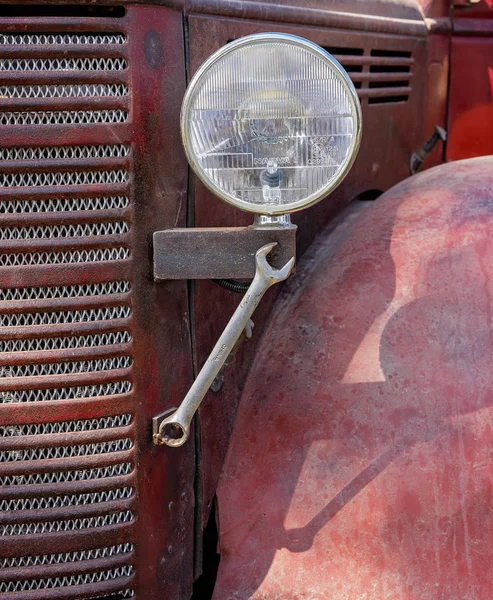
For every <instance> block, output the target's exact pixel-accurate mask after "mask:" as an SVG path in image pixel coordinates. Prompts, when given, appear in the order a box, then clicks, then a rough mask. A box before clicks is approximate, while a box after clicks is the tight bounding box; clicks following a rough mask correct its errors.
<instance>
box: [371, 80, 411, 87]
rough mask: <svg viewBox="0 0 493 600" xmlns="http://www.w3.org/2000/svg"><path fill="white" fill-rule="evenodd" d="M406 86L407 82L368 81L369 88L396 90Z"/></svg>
mask: <svg viewBox="0 0 493 600" xmlns="http://www.w3.org/2000/svg"><path fill="white" fill-rule="evenodd" d="M408 85H409V81H370V87H371V88H396V87H406V86H408Z"/></svg>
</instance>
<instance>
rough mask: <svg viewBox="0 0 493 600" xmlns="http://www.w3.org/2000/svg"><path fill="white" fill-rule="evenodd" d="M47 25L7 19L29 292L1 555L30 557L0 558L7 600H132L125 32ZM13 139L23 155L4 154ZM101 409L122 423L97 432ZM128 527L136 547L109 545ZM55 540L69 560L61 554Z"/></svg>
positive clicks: (3, 232)
mask: <svg viewBox="0 0 493 600" xmlns="http://www.w3.org/2000/svg"><path fill="white" fill-rule="evenodd" d="M35 8H36V7H35ZM96 9H97V10H98V7H96ZM33 10H34V9H33ZM115 10H116V9H115ZM110 12H111V13H113V12H115V11H113V9H112V10H111V11H110ZM117 12H118V11H117ZM108 14H110V13H108ZM115 15H116V13H115ZM7 21H8V22H9V23H10V25H9V27H8V30H6V29H4V30H2V22H7ZM36 22H37V19H36V17H34V16H33V17H32V18H31V19H29V18H28V19H24V20H23V22H22V28H21V23H20V21H19V28H18V29H17V30H16V26H15V23H16V21H15V19H10V20H5V19H2V18H0V55H1V58H0V134H1V135H0V138H1V139H0V163H1V172H0V217H1V216H2V215H3V216H4V218H3V219H1V218H0V242H1V244H2V252H1V253H0V267H2V270H3V272H4V273H7V274H8V273H12V276H10V275H8V276H7V278H6V280H7V281H10V282H15V284H14V285H12V286H10V287H4V288H2V289H0V363H1V364H2V365H3V366H0V383H1V384H2V387H1V391H0V419H1V416H2V415H9V420H8V423H13V424H9V425H6V426H5V425H3V426H2V425H0V439H1V440H2V442H3V444H4V446H3V448H5V449H3V450H2V451H0V485H1V486H2V487H3V486H5V488H4V489H5V491H4V494H3V496H2V495H1V494H0V515H3V516H5V517H6V518H5V519H4V521H3V522H0V543H7V542H8V544H12V543H13V544H14V545H13V547H14V548H17V550H16V551H15V554H14V555H12V556H8V555H7V556H6V557H5V558H1V559H0V569H4V570H5V573H7V574H8V577H6V578H4V579H2V581H1V582H0V595H2V597H3V595H5V596H6V597H9V598H10V597H12V598H13V599H15V598H17V597H19V598H20V597H24V595H26V594H28V595H29V597H31V596H32V597H33V598H34V597H36V594H37V593H41V592H42V594H43V598H46V599H48V598H51V597H53V598H55V597H56V598H60V597H61V595H63V594H66V595H67V597H70V598H74V599H75V598H77V596H78V593H79V590H80V593H81V594H82V593H83V594H84V597H87V590H91V597H94V598H110V597H111V598H114V597H115V594H116V597H118V598H130V597H132V596H133V595H134V584H133V581H134V578H135V573H134V570H135V567H134V560H135V558H134V557H135V551H136V549H135V544H134V541H133V540H134V534H133V529H134V523H135V515H134V512H133V506H134V504H133V502H134V500H133V498H134V496H135V494H136V479H135V477H136V475H135V464H134V460H135V459H134V456H135V455H134V448H135V439H134V437H133V436H134V428H133V425H132V423H133V418H134V417H133V413H132V410H133V408H132V407H133V404H132V403H131V402H130V399H131V397H132V394H133V381H132V377H133V375H132V365H133V356H132V348H133V347H132V339H133V314H132V291H133V286H132V270H131V267H130V265H131V258H132V255H131V247H130V245H131V242H132V239H133V229H132V221H131V215H132V212H133V181H132V177H131V171H132V165H133V148H132V140H131V138H130V135H131V128H130V127H128V129H127V128H126V126H127V124H129V123H130V122H131V119H132V115H131V98H132V97H131V87H130V84H129V74H128V73H129V66H130V65H129V58H128V50H127V45H128V35H127V32H126V19H121V18H112V17H109V16H106V17H104V18H94V19H88V18H85V17H80V18H79V17H73V18H72V17H68V16H67V17H58V18H53V19H52V20H51V22H52V23H53V28H51V29H50V30H47V31H46V32H39V31H36V30H35V29H34V30H33V27H35V24H36ZM84 23H86V24H87V27H85V28H83V27H84V25H83V24H84ZM65 27H66V28H67V30H64V28H65ZM74 28H75V29H77V30H75V31H71V30H70V29H74ZM105 29H106V30H105ZM106 125H110V126H112V127H113V130H112V129H111V128H108V127H106ZM20 128H21V129H20ZM69 128H70V129H71V130H72V131H73V132H75V135H74V136H72V137H70V136H69V137H67V135H66V132H67V131H68V129H69ZM26 132H29V133H26ZM116 132H118V133H116ZM9 136H10V139H11V140H12V139H15V140H16V141H15V142H14V143H12V142H10V143H5V142H4V143H2V140H7V141H8V140H9ZM69 139H70V142H69V143H68V144H67V142H66V140H67V141H68V140H69ZM74 139H77V142H74V141H73V140H74ZM25 140H26V142H27V143H26V142H25ZM30 140H31V143H29V141H30ZM32 140H36V142H35V143H32ZM54 140H56V143H53V141H54ZM65 144H66V145H65ZM91 161H92V162H91ZM58 213H59V214H60V215H63V217H64V219H63V220H62V219H57V218H56V215H57V214H58ZM118 263H121V264H122V266H124V265H128V268H126V269H125V274H124V276H123V277H122V276H121V275H119V276H118V275H115V273H116V272H117V271H115V269H114V265H115V264H118ZM47 266H49V267H50V269H52V272H53V274H54V277H56V279H54V278H52V280H50V283H49V284H47V283H45V279H44V278H43V277H42V275H41V273H42V272H43V271H42V269H43V268H46V267H47ZM74 267H77V269H79V270H78V271H73V269H74ZM95 267H96V270H95ZM38 270H39V271H38ZM38 272H39V273H40V275H39V276H37V273H38ZM74 273H79V274H80V275H78V276H77V277H79V279H78V280H77V278H76V277H74ZM105 273H108V275H107V277H106V280H105V278H104V277H102V278H101V275H104V274H105ZM94 274H97V276H98V279H94V276H95V275H94ZM23 282H24V283H23ZM50 303H51V304H52V305H51V306H50ZM77 357H78V358H77ZM9 360H10V362H9ZM31 381H32V382H33V383H32V384H31V383H30V382H31ZM19 388H20V389H19ZM81 405H84V407H85V408H84V411H85V412H84V415H83V416H82V415H81V414H80V409H79V408H78V407H79V406H81ZM68 406H71V413H70V414H71V416H70V417H69V418H70V420H67V416H66V415H67V407H68ZM89 406H92V407H94V409H95V410H96V411H97V410H99V411H100V412H99V415H107V414H110V415H112V416H97V415H96V417H95V418H90V417H87V410H88V407H89ZM98 407H101V408H98ZM28 409H34V411H31V412H29V416H25V417H24V420H22V419H20V418H19V420H18V421H16V417H15V415H22V411H23V410H28ZM38 409H39V411H38ZM47 410H49V412H47ZM62 410H63V413H60V411H62ZM91 410H92V409H91ZM110 411H111V412H110ZM129 411H130V412H129ZM38 412H39V417H38ZM25 414H26V415H27V414H28V413H25ZM61 414H63V415H65V416H63V417H61V416H60V415H61ZM12 415H14V417H12ZM31 416H32V417H31ZM31 418H32V421H31ZM28 419H29V420H28ZM36 419H39V420H38V421H36ZM26 421H27V423H28V424H26ZM4 422H5V421H4ZM16 422H17V424H15V423H16ZM0 423H1V421H0ZM79 433H80V435H81V437H80V438H79V437H78V436H79ZM84 436H85V437H84ZM31 438H32V440H33V441H32V442H30V440H31ZM62 439H64V440H65V442H64V443H65V444H68V445H60V444H61V443H62V442H61V440H62ZM35 440H38V441H37V442H36V443H34V441H35ZM40 440H41V441H40ZM84 440H86V441H85V442H84ZM82 509H83V510H84V511H85V512H80V514H79V513H78V512H77V511H81V510H82ZM83 514H86V515H87V516H82V515H83ZM25 515H29V516H28V517H26V516H25ZM24 519H25V520H24ZM115 528H119V530H120V531H121V530H122V528H123V529H124V531H125V535H124V537H122V538H121V539H122V540H129V541H128V543H127V542H125V543H120V544H117V543H113V544H111V543H110V544H108V543H107V542H106V543H103V544H102V543H101V540H102V539H104V538H103V537H101V536H102V535H103V536H104V534H105V532H106V531H111V530H112V529H115ZM82 533H85V534H87V535H91V534H94V539H95V540H98V541H96V542H94V543H95V545H94V547H92V548H91V547H88V546H87V545H85V546H84V548H85V549H83V550H81V549H77V547H76V544H77V539H79V538H78V536H79V534H82ZM56 536H64V538H63V539H64V540H65V541H64V544H65V545H64V546H63V547H64V548H68V549H69V550H70V551H68V552H67V551H65V550H63V551H60V552H59V553H57V547H56V545H54V539H55V538H56ZM24 539H36V540H37V542H36V546H35V547H36V551H35V553H30V552H29V551H28V548H26V551H25V552H24V553H22V549H23V548H24V544H23V543H22V540H24ZM72 539H73V542H72V541H71V540H72ZM91 539H92V538H91ZM2 540H3V542H2ZM45 540H46V544H47V545H45V549H47V550H48V551H43V545H44V544H45ZM17 541H19V542H20V544H17V543H16V542H17ZM71 544H72V547H73V550H71V549H70V545H71ZM9 547H10V546H9Z"/></svg>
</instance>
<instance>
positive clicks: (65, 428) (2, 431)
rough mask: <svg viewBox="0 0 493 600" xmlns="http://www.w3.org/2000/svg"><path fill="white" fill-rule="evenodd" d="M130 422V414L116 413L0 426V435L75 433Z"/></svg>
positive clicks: (123, 425) (128, 423)
mask: <svg viewBox="0 0 493 600" xmlns="http://www.w3.org/2000/svg"><path fill="white" fill-rule="evenodd" d="M131 422H132V417H131V415H118V416H116V417H105V418H103V419H84V420H82V421H62V422H61V423H42V424H36V423H35V424H33V425H15V426H13V427H12V426H9V427H0V436H2V437H12V436H17V435H53V434H57V433H75V432H80V431H100V430H101V429H109V428H113V427H125V426H127V425H130V423H131Z"/></svg>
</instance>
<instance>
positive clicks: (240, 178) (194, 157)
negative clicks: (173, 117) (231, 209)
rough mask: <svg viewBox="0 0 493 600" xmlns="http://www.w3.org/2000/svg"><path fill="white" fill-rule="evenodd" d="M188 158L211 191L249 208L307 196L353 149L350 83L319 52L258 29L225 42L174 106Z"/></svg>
mask: <svg viewBox="0 0 493 600" xmlns="http://www.w3.org/2000/svg"><path fill="white" fill-rule="evenodd" d="M181 131H182V138H183V144H184V147H185V152H186V154H187V157H188V160H189V162H190V165H191V166H192V168H193V170H194V171H195V172H196V174H197V175H198V176H199V177H200V179H201V180H202V181H203V183H204V184H205V185H206V186H207V187H208V188H209V189H210V190H211V191H212V192H214V193H215V194H217V196H219V197H220V198H222V199H223V200H225V201H226V202H229V203H230V204H233V205H235V206H237V207H238V208H241V209H243V210H247V211H251V212H255V213H258V214H268V215H276V214H283V213H289V212H293V211H296V210H300V209H302V208H305V207H307V206H310V205H312V204H315V203H316V202H318V201H319V200H321V199H322V198H323V197H324V196H326V195H327V194H328V193H329V192H331V191H332V190H333V189H334V188H335V187H336V186H337V185H338V184H339V183H340V182H341V181H342V179H343V178H344V176H345V175H346V173H347V172H348V170H349V168H350V167H351V165H352V163H353V161H354V158H355V157H356V153H357V151H358V147H359V142H360V137H361V107H360V104H359V100H358V96H357V94H356V90H355V89H354V85H353V84H352V82H351V80H350V79H349V77H348V76H347V74H346V72H345V71H344V69H343V68H342V67H341V65H340V64H339V63H338V62H337V61H336V60H335V59H334V58H333V57H332V56H331V55H330V54H328V53H327V52H326V51H325V50H323V49H322V48H320V47H319V46H317V45H316V44H313V43H311V42H309V41H308V40H305V39H303V38H300V37H296V36H292V35H287V34H280V33H265V34H256V35H250V36H247V37H244V38H241V39H239V40H236V41H234V42H232V43H230V44H227V45H226V46H224V47H223V48H221V49H220V50H219V51H217V52H216V53H215V54H213V55H212V56H211V57H210V58H209V59H208V60H207V61H206V62H205V63H204V64H203V65H202V67H201V68H200V69H199V71H198V72H197V73H196V75H195V76H194V78H193V79H192V81H191V83H190V85H189V87H188V89H187V92H186V94H185V98H184V100H183V106H182V112H181Z"/></svg>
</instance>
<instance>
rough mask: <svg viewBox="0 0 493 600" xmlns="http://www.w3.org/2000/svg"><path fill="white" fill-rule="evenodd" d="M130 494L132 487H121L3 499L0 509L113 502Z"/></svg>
mask: <svg viewBox="0 0 493 600" xmlns="http://www.w3.org/2000/svg"><path fill="white" fill-rule="evenodd" d="M131 496H132V488H121V489H117V490H105V491H103V492H93V493H92V494H75V495H73V496H53V497H43V498H20V499H14V500H3V501H1V502H0V510H2V511H5V510H11V511H16V510H44V509H48V508H67V507H70V506H85V505H88V504H99V503H102V502H114V501H115V500H123V499H126V498H130V497H131Z"/></svg>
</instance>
